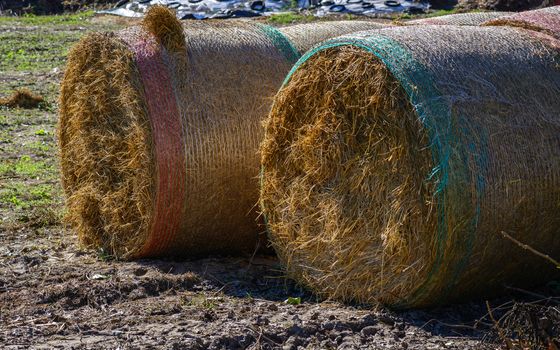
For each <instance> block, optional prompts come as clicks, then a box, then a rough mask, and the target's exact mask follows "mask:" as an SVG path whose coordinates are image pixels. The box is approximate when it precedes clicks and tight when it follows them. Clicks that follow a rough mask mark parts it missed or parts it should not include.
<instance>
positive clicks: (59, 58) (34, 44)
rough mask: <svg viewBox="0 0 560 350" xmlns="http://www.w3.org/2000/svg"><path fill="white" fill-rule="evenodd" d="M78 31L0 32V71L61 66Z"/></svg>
mask: <svg viewBox="0 0 560 350" xmlns="http://www.w3.org/2000/svg"><path fill="white" fill-rule="evenodd" d="M80 36H81V33H80V32H77V31H76V32H50V33H37V32H32V33H26V32H20V31H15V32H4V33H1V34H0V57H2V60H0V71H6V72H12V71H35V72H36V71H50V70H52V69H53V68H55V67H62V66H63V65H64V62H65V60H66V56H67V54H68V50H69V48H70V47H71V46H72V44H73V43H75V42H76V41H78V39H79V38H80Z"/></svg>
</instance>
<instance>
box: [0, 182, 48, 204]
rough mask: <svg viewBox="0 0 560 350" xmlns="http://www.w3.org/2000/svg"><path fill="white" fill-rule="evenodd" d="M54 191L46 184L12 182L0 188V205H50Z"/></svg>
mask: <svg viewBox="0 0 560 350" xmlns="http://www.w3.org/2000/svg"><path fill="white" fill-rule="evenodd" d="M55 192H56V191H55V189H54V188H53V186H51V185H48V184H40V185H29V184H26V183H23V182H12V183H8V184H6V186H3V187H2V188H1V189H0V205H1V206H8V207H11V208H18V209H29V208H35V207H44V206H51V205H52V204H53V202H54V199H55Z"/></svg>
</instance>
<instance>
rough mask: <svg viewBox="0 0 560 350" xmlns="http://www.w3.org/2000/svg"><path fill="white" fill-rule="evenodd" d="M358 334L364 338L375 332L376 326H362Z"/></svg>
mask: <svg viewBox="0 0 560 350" xmlns="http://www.w3.org/2000/svg"><path fill="white" fill-rule="evenodd" d="M360 334H361V335H362V337H364V338H367V337H371V336H373V335H375V334H377V328H376V327H374V326H367V327H364V328H363V329H362V330H361V332H360Z"/></svg>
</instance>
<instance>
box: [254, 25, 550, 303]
mask: <svg viewBox="0 0 560 350" xmlns="http://www.w3.org/2000/svg"><path fill="white" fill-rule="evenodd" d="M559 63H560V56H558V52H555V51H554V50H550V48H549V47H548V46H547V45H546V44H545V43H543V42H541V41H540V40H538V39H537V38H535V37H534V36H531V35H529V34H527V33H526V32H524V31H519V30H515V29H512V28H509V27H454V26H446V27H442V26H418V27H416V26H415V27H399V28H388V29H382V30H378V31H372V32H364V33H356V34H352V35H349V36H344V37H341V38H337V39H333V40H330V41H327V42H325V43H323V44H321V45H319V46H318V47H317V48H315V49H313V50H311V51H310V52H309V53H307V54H306V55H304V56H303V57H302V58H301V59H300V60H299V61H298V63H297V64H296V65H295V66H294V68H293V69H292V71H291V72H290V74H289V75H288V78H287V79H286V81H285V84H284V86H283V88H282V89H281V90H280V91H279V93H278V94H277V96H276V97H275V101H274V103H273V107H272V110H271V113H270V115H269V117H268V119H267V121H266V123H265V129H266V134H265V139H264V141H263V143H262V145H261V155H262V172H261V174H262V175H261V183H262V187H261V208H262V211H263V214H264V216H265V218H266V222H267V226H268V230H269V236H270V240H271V242H272V245H273V247H274V248H275V250H276V252H277V253H278V255H279V257H280V259H281V260H282V261H283V263H284V264H285V266H286V269H287V273H288V275H289V276H291V277H293V278H295V279H296V280H297V281H299V282H300V283H302V284H304V285H306V286H308V287H309V288H310V289H312V290H313V291H314V292H316V293H317V294H319V295H321V296H323V297H328V298H335V299H340V300H344V301H356V302H360V303H371V304H375V303H382V304H386V305H389V306H391V307H394V308H409V307H425V306H432V305H435V304H440V303H447V302H452V301H459V300H465V299H468V298H471V297H475V296H481V295H484V296H490V295H492V294H493V293H496V292H499V291H500V290H501V289H502V288H503V286H504V285H506V284H513V285H520V286H525V285H531V284H533V283H539V282H543V281H546V280H548V279H549V278H551V277H553V276H558V269H556V268H555V267H554V266H552V265H549V262H548V261H545V260H544V259H541V258H540V257H538V256H535V255H532V254H530V253H527V252H526V251H524V250H522V249H520V248H519V247H518V246H516V245H515V244H514V243H512V242H510V241H508V240H506V239H504V237H503V236H502V234H501V233H502V232H506V233H507V234H509V235H511V236H512V237H514V238H516V239H518V240H519V241H521V242H524V243H527V244H529V245H530V246H532V247H533V248H535V249H537V250H540V251H542V252H544V253H547V254H550V255H551V256H558V255H560V240H558V234H560V216H558V211H559V209H560V137H559V135H560V115H559V111H560V99H558V96H559V93H560V70H559V69H558V64H559ZM536 271H538V273H535V272H536Z"/></svg>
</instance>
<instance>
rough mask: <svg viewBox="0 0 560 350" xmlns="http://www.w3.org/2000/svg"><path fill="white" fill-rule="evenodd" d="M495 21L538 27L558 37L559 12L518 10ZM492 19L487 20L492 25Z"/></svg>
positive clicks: (559, 37) (559, 27) (559, 33)
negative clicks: (518, 11)
mask: <svg viewBox="0 0 560 350" xmlns="http://www.w3.org/2000/svg"><path fill="white" fill-rule="evenodd" d="M496 21H497V22H504V21H507V22H510V23H511V24H512V25H516V24H517V25H527V26H530V27H533V28H538V29H540V30H542V31H544V32H546V33H548V34H550V35H552V36H554V37H555V38H557V39H560V14H556V13H547V12H544V11H528V12H520V13H517V14H515V15H512V16H506V17H501V18H499V19H497V20H496ZM493 22H494V21H490V22H488V24H489V25H492V24H493Z"/></svg>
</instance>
